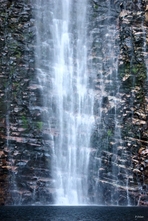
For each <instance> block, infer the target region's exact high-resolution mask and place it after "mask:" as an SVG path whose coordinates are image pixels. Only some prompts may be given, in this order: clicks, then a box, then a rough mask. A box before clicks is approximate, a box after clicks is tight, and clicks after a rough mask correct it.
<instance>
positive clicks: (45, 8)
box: [36, 0, 94, 205]
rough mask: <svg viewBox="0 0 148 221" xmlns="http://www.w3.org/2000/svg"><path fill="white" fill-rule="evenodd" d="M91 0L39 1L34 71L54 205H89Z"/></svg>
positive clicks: (91, 102) (91, 111)
mask: <svg viewBox="0 0 148 221" xmlns="http://www.w3.org/2000/svg"><path fill="white" fill-rule="evenodd" d="M87 7H88V3H87V0H83V1H73V0H64V1H61V0H51V1H42V0H37V1H36V8H37V12H36V29H37V44H36V45H37V46H36V70H37V77H38V81H39V84H40V88H41V91H42V94H43V96H44V100H43V105H44V107H45V109H46V110H45V111H46V122H47V125H48V130H49V131H50V135H51V140H52V142H53V146H52V175H53V179H54V188H55V189H56V193H55V199H54V200H55V203H56V204H60V205H78V204H87V203H88V202H89V199H88V166H89V156H90V135H91V130H92V125H93V121H94V118H93V91H92V89H90V87H89V84H90V83H89V71H88V58H87V56H88V49H89V47H90V45H89V44H90V43H89V38H88V34H87V33H88V30H87V25H88V17H87Z"/></svg>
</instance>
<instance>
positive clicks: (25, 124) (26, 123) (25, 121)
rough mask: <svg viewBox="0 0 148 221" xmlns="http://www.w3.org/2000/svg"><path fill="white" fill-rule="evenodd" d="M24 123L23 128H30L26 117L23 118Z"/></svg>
mask: <svg viewBox="0 0 148 221" xmlns="http://www.w3.org/2000/svg"><path fill="white" fill-rule="evenodd" d="M22 123H23V127H24V128H25V129H27V128H28V120H27V118H26V117H25V116H24V115H23V116H22Z"/></svg>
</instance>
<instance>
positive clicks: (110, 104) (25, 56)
mask: <svg viewBox="0 0 148 221" xmlns="http://www.w3.org/2000/svg"><path fill="white" fill-rule="evenodd" d="M147 8H148V3H147V2H145V1H141V2H140V1H134V0H133V1H129V0H128V1H124V2H122V1H113V2H112V1H110V4H108V3H107V1H100V0H99V1H90V33H89V34H90V35H91V36H92V50H91V51H90V52H89V56H88V59H89V60H90V61H91V62H90V63H91V67H88V68H91V70H90V86H91V87H92V88H93V89H94V92H95V103H94V116H95V119H96V122H95V128H94V131H93V132H92V136H91V156H90V165H89V180H88V183H89V190H88V196H89V199H90V202H91V203H99V204H105V205H111V204H114V205H127V204H128V205H147V202H148V196H147V192H148V117H147V113H148V75H147V68H148V56H147V51H148V46H147V45H148V44H147V42H148V33H147V25H148V19H147V17H148V16H147ZM34 12H35V5H33V4H32V3H31V0H18V1H7V0H1V7H0V15H1V16H0V24H1V30H0V51H1V54H0V56H1V59H0V144H1V145H0V177H1V178H0V193H1V194H0V204H1V205H20V204H21V205H27V204H46V203H48V204H49V203H54V200H53V199H54V193H55V190H54V185H53V184H54V180H53V179H52V173H51V166H52V165H51V157H52V145H53V143H52V142H53V141H52V140H51V137H50V133H49V131H48V125H47V123H46V114H47V113H46V108H45V107H44V104H43V97H42V94H41V90H40V85H39V82H38V79H37V76H36V70H35V55H34V51H35V50H34V49H35V42H36V38H35V19H34ZM112 28H114V31H113V29H112ZM106 34H109V36H110V37H111V36H112V37H111V38H109V39H108V36H107V35H106ZM105 45H106V46H105ZM102 61H103V62H102ZM112 64H114V65H112ZM96 76H97V77H96ZM102 87H103V89H102ZM100 94H101V98H100ZM51 108H54V106H52V107H51ZM52 123H53V128H54V122H52Z"/></svg>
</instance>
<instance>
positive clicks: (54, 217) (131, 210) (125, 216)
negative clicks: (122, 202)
mask: <svg viewBox="0 0 148 221" xmlns="http://www.w3.org/2000/svg"><path fill="white" fill-rule="evenodd" d="M24 220H25V221H26V220H27V221H148V207H104V206H1V207H0V221H24Z"/></svg>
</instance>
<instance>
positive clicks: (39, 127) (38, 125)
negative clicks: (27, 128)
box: [36, 121, 43, 130]
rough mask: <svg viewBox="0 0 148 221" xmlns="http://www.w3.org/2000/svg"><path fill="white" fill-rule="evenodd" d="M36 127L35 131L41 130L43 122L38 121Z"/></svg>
mask: <svg viewBox="0 0 148 221" xmlns="http://www.w3.org/2000/svg"><path fill="white" fill-rule="evenodd" d="M36 125H37V129H39V130H42V128H43V122H42V121H38V122H37V123H36Z"/></svg>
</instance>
